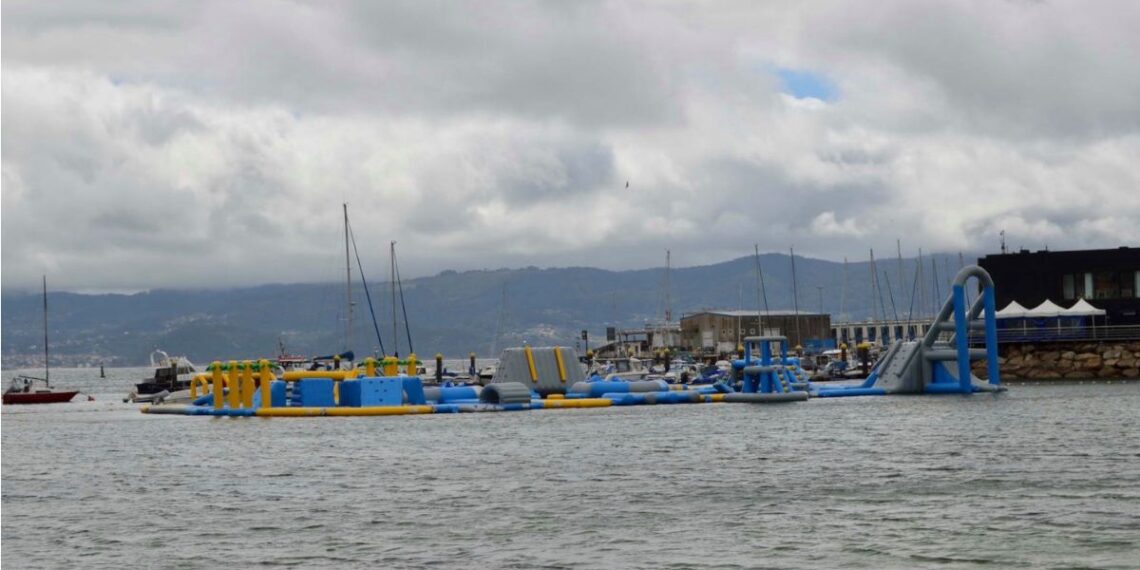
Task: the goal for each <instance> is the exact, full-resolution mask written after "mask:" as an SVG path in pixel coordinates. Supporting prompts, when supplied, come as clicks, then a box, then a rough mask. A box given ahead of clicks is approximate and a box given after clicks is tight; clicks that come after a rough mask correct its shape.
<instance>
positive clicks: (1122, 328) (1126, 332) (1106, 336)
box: [970, 325, 1140, 344]
mask: <svg viewBox="0 0 1140 570" xmlns="http://www.w3.org/2000/svg"><path fill="white" fill-rule="evenodd" d="M983 337H984V335H983V334H982V332H981V331H977V332H974V331H971V332H970V344H981V343H982V342H983ZM1125 340H1140V325H1112V326H1096V327H1093V326H1077V327H1028V328H1011V329H998V331H997V341H998V343H999V344H1002V343H1005V344H1008V343H1018V342H1035V343H1036V342H1074V341H1076V342H1079V341H1088V342H1101V341H1125Z"/></svg>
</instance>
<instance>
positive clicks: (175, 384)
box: [128, 350, 197, 399]
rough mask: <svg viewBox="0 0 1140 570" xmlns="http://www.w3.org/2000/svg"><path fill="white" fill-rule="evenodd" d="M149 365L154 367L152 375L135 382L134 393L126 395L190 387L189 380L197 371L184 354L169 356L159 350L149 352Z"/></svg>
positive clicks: (172, 390)
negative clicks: (147, 378)
mask: <svg viewBox="0 0 1140 570" xmlns="http://www.w3.org/2000/svg"><path fill="white" fill-rule="evenodd" d="M150 365H151V366H152V367H154V377H153V378H151V379H149V380H147V381H145V382H140V383H138V384H135V391H134V393H133V394H132V395H131V396H128V397H132V396H133V397H137V396H146V395H148V394H158V393H159V392H162V391H164V390H165V391H167V392H177V391H179V390H186V389H188V388H190V380H191V379H192V378H193V377H194V374H195V373H196V372H197V369H196V368H195V367H194V364H193V363H192V362H190V360H189V359H187V358H186V357H185V356H170V355H169V354H167V353H165V352H163V351H161V350H156V351H154V352H152V353H150ZM132 399H134V398H132Z"/></svg>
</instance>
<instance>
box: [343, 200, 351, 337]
mask: <svg viewBox="0 0 1140 570" xmlns="http://www.w3.org/2000/svg"><path fill="white" fill-rule="evenodd" d="M341 206H342V207H343V208H344V277H345V279H344V299H345V303H347V308H348V313H347V317H348V318H347V319H346V320H345V325H344V349H345V350H346V351H347V350H352V261H351V258H350V257H349V255H348V246H349V243H348V203H347V202H345V203H342V204H341Z"/></svg>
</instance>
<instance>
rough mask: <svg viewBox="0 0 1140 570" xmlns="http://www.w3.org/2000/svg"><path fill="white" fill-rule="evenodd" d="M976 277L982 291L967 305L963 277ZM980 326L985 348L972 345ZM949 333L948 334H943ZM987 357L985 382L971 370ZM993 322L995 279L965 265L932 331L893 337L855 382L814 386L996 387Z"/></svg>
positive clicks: (883, 390)
mask: <svg viewBox="0 0 1140 570" xmlns="http://www.w3.org/2000/svg"><path fill="white" fill-rule="evenodd" d="M971 277H972V278H975V279H977V281H978V282H979V283H980V284H981V286H982V287H981V288H982V294H981V296H980V297H978V299H977V300H976V301H975V302H974V304H973V305H972V306H970V307H968V308H967V307H966V288H965V287H966V282H967V281H968V280H969V279H970V278H971ZM972 330H973V331H979V330H980V331H984V339H985V347H984V348H971V347H970V337H969V332H970V331H972ZM947 334H949V338H948V339H943V337H944V336H945V335H947ZM980 359H985V360H986V374H987V376H989V381H988V382H986V381H983V380H980V379H978V378H977V377H976V376H974V375H973V373H972V372H971V371H970V363H971V361H974V360H980ZM1002 390H1005V388H1004V387H1002V386H1001V376H1000V373H999V370H998V353H997V321H996V309H995V301H994V282H993V279H991V278H990V275H989V273H986V271H985V270H984V269H982V268H981V267H978V266H976V265H971V266H967V267H964V268H963V269H962V270H961V271H959V272H958V275H957V276H955V277H954V283H953V289H952V292H951V295H950V298H949V299H947V300H946V303H945V304H944V305H943V306H942V310H941V311H940V312H939V313H938V316H937V318H936V319H935V320H934V323H933V325H932V326H931V327H930V330H928V331H927V332H926V335H925V336H924V337H923V338H922V339H921V340H917V341H896V342H895V343H894V344H892V345H891V346H890V348H889V349H887V352H886V353H885V354H884V355H883V356H882V357H881V358H880V359H879V361H878V362H877V363H876V364H875V367H874V369H873V370H872V371H871V374H870V375H869V376H868V377H867V380H866V381H865V382H863V384H862V385H859V386H847V387H841V388H821V389H813V390H812V395H814V396H818V397H821V398H835V397H842V396H882V395H887V394H971V393H974V392H999V391H1002Z"/></svg>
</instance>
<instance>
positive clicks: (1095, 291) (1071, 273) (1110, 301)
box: [978, 247, 1140, 327]
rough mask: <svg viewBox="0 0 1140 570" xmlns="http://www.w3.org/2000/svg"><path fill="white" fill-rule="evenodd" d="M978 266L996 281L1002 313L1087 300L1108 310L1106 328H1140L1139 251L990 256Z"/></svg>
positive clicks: (1066, 306)
mask: <svg viewBox="0 0 1140 570" xmlns="http://www.w3.org/2000/svg"><path fill="white" fill-rule="evenodd" d="M978 265H980V266H981V267H982V268H983V269H985V270H986V271H987V272H988V273H989V274H990V276H991V277H992V278H993V280H994V285H995V293H996V298H997V299H996V300H997V306H998V309H1001V308H1004V307H1006V306H1007V305H1009V303H1011V302H1013V301H1017V303H1018V304H1020V305H1021V306H1023V307H1027V308H1032V307H1037V306H1039V305H1041V303H1044V302H1045V301H1047V300H1048V301H1052V302H1053V303H1056V304H1057V305H1058V306H1060V307H1062V308H1068V307H1071V306H1072V305H1073V304H1075V303H1076V302H1077V301H1078V300H1080V299H1085V300H1087V301H1090V302H1091V303H1092V304H1093V305H1094V306H1096V307H1097V308H1100V309H1104V310H1105V313H1106V314H1105V316H1104V319H1103V324H1104V325H1106V326H1109V327H1112V326H1137V325H1140V248H1137V247H1119V248H1115V249H1092V250H1078V251H1048V250H1046V251H1035V252H1030V251H1029V250H1026V249H1022V250H1020V251H1017V252H1011V253H999V254H993V255H987V256H985V257H983V258H981V259H979V260H978ZM1097 325H1098V326H1099V325H1101V319H1100V318H1099V317H1098V318H1097Z"/></svg>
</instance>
